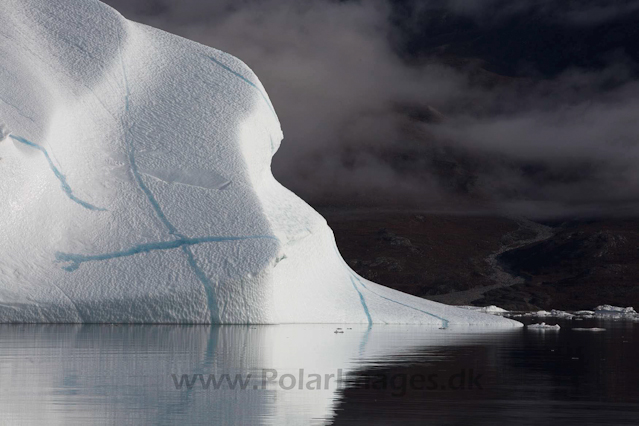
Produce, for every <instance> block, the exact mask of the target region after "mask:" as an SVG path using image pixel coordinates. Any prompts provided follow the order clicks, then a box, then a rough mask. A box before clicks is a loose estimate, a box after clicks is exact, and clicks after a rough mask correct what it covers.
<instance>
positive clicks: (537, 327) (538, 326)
mask: <svg viewBox="0 0 639 426" xmlns="http://www.w3.org/2000/svg"><path fill="white" fill-rule="evenodd" d="M526 328H527V329H529V330H541V331H546V330H548V331H559V330H560V329H561V326H560V325H559V324H554V325H551V324H546V323H545V322H542V323H539V324H530V325H528V326H527V327H526Z"/></svg>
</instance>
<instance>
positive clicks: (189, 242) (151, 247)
mask: <svg viewBox="0 0 639 426" xmlns="http://www.w3.org/2000/svg"><path fill="white" fill-rule="evenodd" d="M256 239H273V240H276V241H277V238H276V237H272V236H268V235H265V236H259V235H258V236H248V237H200V238H180V239H177V240H172V241H162V242H158V243H146V244H138V245H136V246H133V247H131V248H130V249H128V250H122V251H115V252H111V253H104V254H95V255H84V254H74V253H62V252H58V253H56V255H55V257H56V259H57V260H58V261H59V262H71V265H69V266H65V267H63V269H64V270H66V271H69V272H72V271H75V270H76V269H78V268H79V267H80V265H81V264H82V263H85V262H95V261H102V260H109V259H116V258H119V257H128V256H134V255H136V254H140V253H149V252H152V251H157V250H172V249H176V248H182V249H184V248H186V247H189V246H194V245H196V244H204V243H218V242H224V241H243V240H256ZM191 262H192V260H191V259H189V263H191ZM198 278H199V277H198Z"/></svg>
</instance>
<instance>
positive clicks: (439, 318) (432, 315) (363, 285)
mask: <svg viewBox="0 0 639 426" xmlns="http://www.w3.org/2000/svg"><path fill="white" fill-rule="evenodd" d="M355 279H356V280H357V281H359V283H360V284H361V286H362V287H364V288H365V289H366V290H368V291H370V292H371V293H373V294H374V295H375V296H378V297H381V298H382V299H386V300H388V301H389V302H394V303H397V304H398V305H402V306H405V307H407V308H409V309H413V310H415V311H419V312H422V313H425V314H426V315H430V316H431V317H433V318H437V319H438V320H440V321H441V322H442V326H443V327H444V328H447V327H448V320H447V319H445V318H442V317H440V316H437V315H435V314H431V313H430V312H426V311H424V310H422V309H418V308H415V307H413V306H410V305H407V304H405V303H402V302H398V301H397V300H393V299H390V298H388V297H386V296H382V295H381V294H378V293H376V292H374V291H373V290H371V289H370V288H368V287H366V284H364V283H363V282H362V281H361V280H360V279H359V278H357V277H355Z"/></svg>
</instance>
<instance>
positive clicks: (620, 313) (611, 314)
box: [595, 305, 639, 319]
mask: <svg viewBox="0 0 639 426" xmlns="http://www.w3.org/2000/svg"><path fill="white" fill-rule="evenodd" d="M595 316H596V317H597V318H607V319H633V318H637V317H639V314H637V311H635V309H634V308H633V307H631V306H629V307H627V308H623V307H620V306H612V305H599V306H597V307H596V308H595Z"/></svg>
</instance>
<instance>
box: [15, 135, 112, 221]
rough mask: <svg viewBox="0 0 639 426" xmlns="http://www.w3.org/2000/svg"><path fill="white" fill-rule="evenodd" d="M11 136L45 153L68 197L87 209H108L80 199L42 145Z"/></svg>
mask: <svg viewBox="0 0 639 426" xmlns="http://www.w3.org/2000/svg"><path fill="white" fill-rule="evenodd" d="M9 137H10V138H11V139H13V140H14V141H16V142H19V143H21V144H24V145H26V146H28V147H31V148H34V149H37V150H38V151H40V152H42V153H43V154H44V157H45V158H46V159H47V162H48V163H49V167H50V168H51V170H52V171H53V174H54V175H55V177H56V178H58V180H59V181H60V186H61V187H62V190H63V191H64V192H65V193H66V194H67V197H69V198H70V199H71V201H74V202H76V203H78V204H80V205H81V206H82V207H84V208H85V209H88V210H95V211H101V212H103V211H106V209H103V208H100V207H96V206H94V205H93V204H89V203H87V202H86V201H83V200H81V199H79V198H78V197H76V196H75V195H73V190H72V189H71V187H70V186H69V184H68V182H67V178H66V176H64V175H63V174H62V172H60V170H58V168H57V167H56V166H55V164H53V160H51V157H50V156H49V153H48V152H47V150H46V149H44V148H42V147H41V146H40V145H38V144H35V143H33V142H31V141H29V140H27V139H25V138H23V137H21V136H14V135H9Z"/></svg>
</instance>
